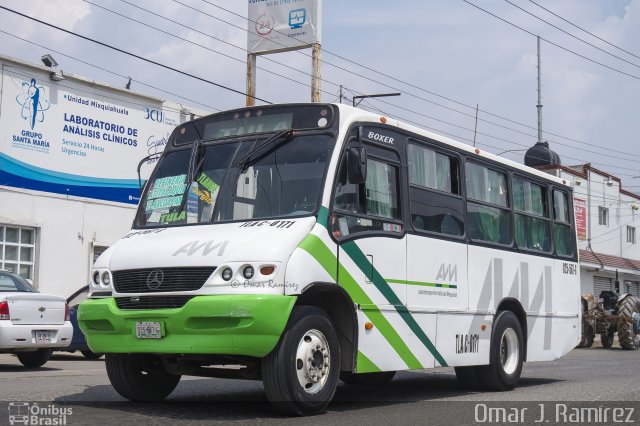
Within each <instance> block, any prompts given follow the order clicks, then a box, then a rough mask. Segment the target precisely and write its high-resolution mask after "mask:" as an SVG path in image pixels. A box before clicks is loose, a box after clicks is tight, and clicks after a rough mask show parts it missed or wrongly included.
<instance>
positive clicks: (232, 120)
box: [79, 104, 580, 415]
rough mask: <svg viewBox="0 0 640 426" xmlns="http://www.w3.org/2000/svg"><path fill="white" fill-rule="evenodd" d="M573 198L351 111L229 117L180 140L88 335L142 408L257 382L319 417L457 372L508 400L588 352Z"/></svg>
mask: <svg viewBox="0 0 640 426" xmlns="http://www.w3.org/2000/svg"><path fill="white" fill-rule="evenodd" d="M572 204H573V203H572V191H571V187H570V186H569V185H568V184H567V183H566V182H565V181H563V180H561V179H558V178H556V177H554V176H551V175H549V174H546V173H543V172H540V171H538V170H535V169H532V168H528V167H526V166H523V165H521V164H518V163H515V162H512V161H509V160H505V159H503V158H500V157H497V156H495V155H492V154H490V153H487V152H484V151H481V150H480V149H477V148H473V147H470V146H468V145H465V144H462V143H458V142H455V141H453V140H450V139H447V138H445V137H442V136H438V135H435V134H433V133H430V132H427V131H424V130H421V129H419V128H417V127H414V126H411V125H407V124H405V123H402V122H399V121H396V120H394V119H391V118H387V117H381V116H380V115H376V114H373V113H370V112H366V111H363V110H360V109H356V108H352V107H348V106H345V105H335V104H285V105H273V106H263V107H252V108H244V109H239V110H234V111H228V112H222V113H219V114H214V115H210V116H207V117H203V118H200V119H197V120H194V121H190V122H187V123H184V124H182V125H180V126H178V127H177V128H176V129H175V131H174V132H173V133H172V135H171V137H170V139H169V142H168V144H167V146H166V149H165V150H164V152H163V153H162V156H161V157H160V159H159V161H158V163H157V165H156V167H155V169H154V171H153V173H152V175H151V177H150V179H149V180H148V182H147V183H146V185H145V188H144V191H143V195H142V198H141V202H140V205H139V209H138V212H137V214H136V217H135V220H134V223H133V228H132V230H131V231H130V232H129V233H128V234H127V235H126V236H124V237H123V238H122V239H121V240H120V241H118V242H117V243H116V244H114V245H113V246H111V247H110V248H109V249H108V250H107V251H106V252H105V253H103V254H102V255H101V256H100V258H99V259H98V260H97V261H96V262H95V265H94V268H93V271H92V283H91V290H90V298H89V299H88V300H87V301H86V302H84V303H83V304H82V305H81V307H80V313H79V323H80V326H81V328H82V331H83V332H84V333H85V335H86V337H87V341H88V344H89V346H90V347H91V349H92V350H93V351H94V352H98V353H106V354H107V356H106V368H107V373H108V376H109V379H110V380H111V383H112V384H113V386H114V388H115V389H116V391H117V392H118V393H120V395H122V396H123V397H125V398H128V399H130V400H135V401H153V400H161V399H163V398H165V397H167V396H168V395H169V394H170V393H171V392H172V391H173V389H174V388H175V386H176V385H177V383H178V381H179V380H180V377H181V376H182V375H194V376H207V377H225V378H239V379H255V380H262V381H263V382H264V388H265V391H266V395H267V397H268V399H269V400H270V401H271V402H272V403H273V405H274V406H275V407H277V408H278V409H280V410H282V411H285V412H288V413H291V414H296V415H305V414H314V413H318V412H321V411H323V410H324V409H325V408H326V407H327V405H328V404H329V402H330V401H331V399H332V397H333V395H334V392H335V390H336V386H337V384H338V381H339V380H341V381H343V382H345V383H347V384H352V385H358V384H382V383H385V382H387V381H389V380H391V379H392V378H393V375H394V373H395V372H396V371H398V370H412V369H426V368H434V367H445V366H450V367H455V372H456V376H457V378H458V380H459V381H460V383H461V385H463V386H466V387H474V388H478V389H486V390H508V389H511V388H513V387H514V386H515V385H516V384H517V382H518V380H519V377H520V373H521V369H522V365H523V362H525V361H548V360H554V359H557V358H559V357H561V356H563V355H565V354H566V353H568V352H569V351H570V350H571V349H572V348H573V347H575V346H576V344H577V343H578V341H579V337H580V291H579V276H578V271H579V268H578V264H577V260H578V259H577V250H576V246H577V244H576V232H575V226H574V225H575V223H574V215H573V205H572Z"/></svg>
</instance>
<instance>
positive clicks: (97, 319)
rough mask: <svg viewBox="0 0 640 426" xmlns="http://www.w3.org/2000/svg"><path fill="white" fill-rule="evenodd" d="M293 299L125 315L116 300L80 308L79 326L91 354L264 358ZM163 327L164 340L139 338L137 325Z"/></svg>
mask: <svg viewBox="0 0 640 426" xmlns="http://www.w3.org/2000/svg"><path fill="white" fill-rule="evenodd" d="M296 299H297V298H296V297H295V296H282V295H255V294H254V295H223V296H196V297H194V298H193V299H191V300H190V301H188V302H187V303H186V304H185V305H184V306H183V307H182V308H175V309H150V310H124V309H119V308H118V307H117V306H116V301H115V299H114V298H106V299H90V300H86V301H85V302H83V303H82V304H80V308H79V311H78V324H79V325H80V329H81V330H82V332H83V333H84V335H85V336H86V338H87V343H88V345H89V347H90V348H91V350H92V351H93V352H97V353H156V354H224V355H248V356H255V357H263V356H265V355H267V354H268V353H269V352H271V350H273V348H274V347H275V346H276V343H278V339H279V338H280V334H282V331H283V330H284V327H285V325H286V324H287V320H288V319H289V314H290V313H291V310H292V309H293V305H294V304H295V302H296ZM144 321H159V322H160V327H161V330H162V338H160V339H138V338H136V323H137V322H144Z"/></svg>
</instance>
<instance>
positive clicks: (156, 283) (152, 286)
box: [147, 269, 164, 290]
mask: <svg viewBox="0 0 640 426" xmlns="http://www.w3.org/2000/svg"><path fill="white" fill-rule="evenodd" d="M163 279H164V272H162V270H160V269H154V270H153V271H151V272H150V273H149V276H148V277H147V287H149V290H157V289H158V287H160V286H161V285H162V280H163Z"/></svg>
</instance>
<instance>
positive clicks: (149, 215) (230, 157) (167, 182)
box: [136, 132, 335, 227]
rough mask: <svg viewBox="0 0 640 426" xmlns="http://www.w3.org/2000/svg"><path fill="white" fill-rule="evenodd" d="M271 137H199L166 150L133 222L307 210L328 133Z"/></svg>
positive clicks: (329, 141)
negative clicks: (212, 139) (204, 139)
mask: <svg viewBox="0 0 640 426" xmlns="http://www.w3.org/2000/svg"><path fill="white" fill-rule="evenodd" d="M275 136H276V137H274V135H273V134H272V135H266V136H265V135H261V136H260V137H255V136H252V137H247V138H244V139H242V140H237V139H236V140H229V141H218V142H212V143H203V144H201V145H200V146H199V149H198V151H199V152H198V153H196V154H195V155H194V153H193V150H192V146H185V148H184V149H178V150H174V151H171V152H168V153H166V154H165V155H163V156H162V158H161V160H160V163H159V164H158V166H157V167H156V169H155V170H154V173H153V175H152V177H151V179H150V180H149V183H148V184H147V189H146V191H145V194H144V195H143V198H142V200H141V202H140V205H139V207H138V214H137V216H136V226H137V227H157V226H179V225H186V224H205V223H215V222H228V221H242V220H253V219H267V218H269V219H271V218H282V217H296V216H305V215H309V214H312V213H313V212H315V210H316V208H317V205H318V203H319V202H320V195H321V193H322V183H323V178H324V175H325V171H326V167H327V163H328V161H329V159H330V157H331V153H332V151H333V148H334V146H335V137H334V136H332V135H331V134H328V133H326V132H325V133H319V132H304V133H301V134H300V133H295V134H291V133H290V134H286V135H285V134H282V135H281V136H280V135H278V134H276V135H275ZM270 137H271V138H272V139H271V140H269V139H270ZM265 142H266V144H265ZM265 145H266V146H265ZM196 146H197V145H196ZM256 148H257V149H256ZM254 153H256V154H255V155H254ZM192 156H193V157H192ZM192 159H195V161H192ZM190 164H191V166H190ZM189 177H191V179H189Z"/></svg>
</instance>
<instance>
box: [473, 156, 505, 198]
mask: <svg viewBox="0 0 640 426" xmlns="http://www.w3.org/2000/svg"><path fill="white" fill-rule="evenodd" d="M466 173H467V197H469V198H470V199H473V200H477V201H484V202H486V203H491V204H495V205H498V206H503V207H506V206H507V205H508V197H507V175H505V174H504V173H501V172H497V171H495V170H491V169H489V168H487V167H484V166H480V165H478V164H473V163H467V169H466Z"/></svg>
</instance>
